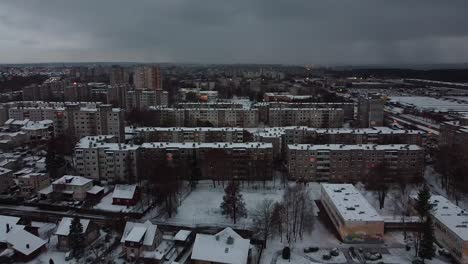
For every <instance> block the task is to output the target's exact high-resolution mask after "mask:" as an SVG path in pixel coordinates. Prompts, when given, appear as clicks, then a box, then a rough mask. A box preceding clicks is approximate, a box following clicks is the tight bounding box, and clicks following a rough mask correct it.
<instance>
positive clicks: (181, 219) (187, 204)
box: [168, 181, 320, 225]
mask: <svg viewBox="0 0 468 264" xmlns="http://www.w3.org/2000/svg"><path fill="white" fill-rule="evenodd" d="M309 189H310V190H311V196H312V198H313V199H318V198H319V197H320V185H319V184H317V183H313V184H309ZM241 193H242V196H243V198H244V202H245V205H246V208H247V210H248V215H247V218H245V219H240V220H239V222H238V224H240V225H250V224H252V219H251V217H250V215H251V213H252V212H253V211H254V210H255V208H256V207H257V205H258V204H259V203H260V202H262V201H263V200H264V199H271V200H273V201H281V199H282V197H283V193H284V188H283V185H281V184H280V183H278V182H276V184H275V185H274V186H273V183H272V182H268V183H267V187H266V188H264V187H263V183H257V184H256V185H250V186H247V185H246V184H244V185H243V186H241ZM223 195H224V189H223V188H222V186H218V185H217V187H216V188H215V187H213V185H212V183H211V181H202V182H200V183H199V184H198V185H197V188H196V189H195V190H193V191H192V192H191V193H190V194H189V195H188V196H187V197H186V198H185V199H184V200H183V201H182V204H181V205H180V206H179V208H178V212H177V214H176V215H175V216H173V217H172V218H171V219H168V220H170V221H171V222H173V223H180V224H202V225H203V224H231V223H232V221H231V220H230V219H227V218H226V217H225V216H223V215H222V214H221V209H220V205H221V202H222V201H223Z"/></svg>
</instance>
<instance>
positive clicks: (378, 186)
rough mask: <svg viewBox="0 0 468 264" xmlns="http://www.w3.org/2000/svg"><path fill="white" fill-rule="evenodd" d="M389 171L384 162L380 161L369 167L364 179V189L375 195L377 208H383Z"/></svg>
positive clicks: (387, 187)
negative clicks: (367, 174)
mask: <svg viewBox="0 0 468 264" xmlns="http://www.w3.org/2000/svg"><path fill="white" fill-rule="evenodd" d="M388 175H389V172H388V168H387V166H386V164H385V163H384V162H381V163H379V164H377V165H375V166H374V167H372V168H371V169H370V172H369V176H368V177H367V179H366V182H365V185H366V189H369V190H371V191H373V192H374V193H375V194H376V195H377V199H378V201H379V208H380V209H382V208H384V205H385V198H386V197H387V194H388V191H389V189H390V182H389V177H388Z"/></svg>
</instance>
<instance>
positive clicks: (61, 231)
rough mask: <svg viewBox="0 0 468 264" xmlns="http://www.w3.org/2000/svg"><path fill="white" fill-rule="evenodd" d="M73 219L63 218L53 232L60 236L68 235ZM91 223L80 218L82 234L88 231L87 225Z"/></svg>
mask: <svg viewBox="0 0 468 264" xmlns="http://www.w3.org/2000/svg"><path fill="white" fill-rule="evenodd" d="M72 220H73V218H71V217H64V218H62V220H60V223H59V225H58V227H57V231H55V234H56V235H61V236H68V235H69V234H70V225H71V223H72ZM90 222H91V221H90V220H89V219H83V218H80V223H81V225H82V226H83V233H86V230H87V229H88V226H89V223H90Z"/></svg>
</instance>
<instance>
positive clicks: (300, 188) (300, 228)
mask: <svg viewBox="0 0 468 264" xmlns="http://www.w3.org/2000/svg"><path fill="white" fill-rule="evenodd" d="M313 210H314V208H313V201H312V200H311V197H310V192H309V190H308V189H307V188H306V187H305V186H304V185H302V184H296V185H294V186H288V187H287V188H286V190H285V192H284V196H283V210H282V220H283V226H284V230H285V235H286V240H287V241H288V242H289V243H291V242H292V241H293V240H294V241H297V239H298V238H301V239H302V237H303V232H304V230H305V229H307V230H312V227H313V219H314V218H313V214H314V213H313Z"/></svg>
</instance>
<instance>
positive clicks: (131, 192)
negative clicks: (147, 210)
mask: <svg viewBox="0 0 468 264" xmlns="http://www.w3.org/2000/svg"><path fill="white" fill-rule="evenodd" d="M139 196H140V195H139V193H138V188H137V186H136V184H117V185H115V188H114V192H113V193H112V204H115V205H127V206H133V205H136V204H137V203H138V200H139Z"/></svg>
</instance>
